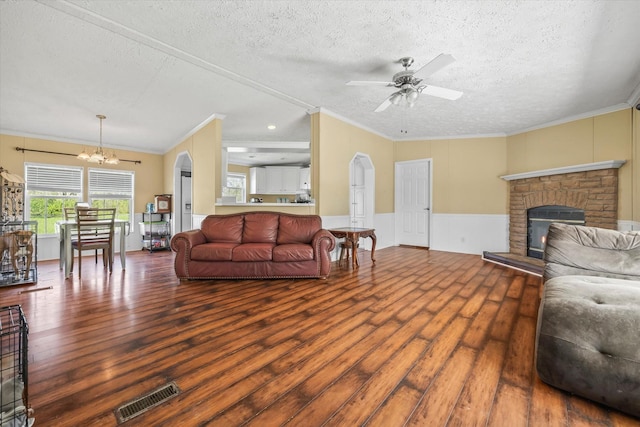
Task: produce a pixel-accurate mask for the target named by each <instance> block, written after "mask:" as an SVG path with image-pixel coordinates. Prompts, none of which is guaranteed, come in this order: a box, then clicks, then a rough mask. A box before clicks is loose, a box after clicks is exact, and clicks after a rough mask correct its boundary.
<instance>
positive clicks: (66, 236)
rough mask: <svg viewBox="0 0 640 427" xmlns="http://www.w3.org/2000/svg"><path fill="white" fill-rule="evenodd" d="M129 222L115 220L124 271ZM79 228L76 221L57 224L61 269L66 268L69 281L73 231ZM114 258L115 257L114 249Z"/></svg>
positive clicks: (65, 272) (65, 271) (66, 276)
mask: <svg viewBox="0 0 640 427" xmlns="http://www.w3.org/2000/svg"><path fill="white" fill-rule="evenodd" d="M128 226H129V221H126V220H124V219H116V220H114V228H115V230H116V233H118V234H120V264H121V265H122V269H123V270H124V269H125V267H126V263H127V254H126V243H125V237H126V236H127V228H128ZM77 228H78V224H77V223H76V221H75V220H63V221H57V222H56V229H57V230H58V234H59V240H60V269H63V268H64V277H65V279H68V278H69V277H70V276H71V261H72V260H73V247H72V246H71V236H72V234H73V230H76V229H77ZM111 250H112V254H111V255H112V256H113V248H111Z"/></svg>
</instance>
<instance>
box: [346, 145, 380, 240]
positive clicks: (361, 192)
mask: <svg viewBox="0 0 640 427" xmlns="http://www.w3.org/2000/svg"><path fill="white" fill-rule="evenodd" d="M375 176H376V170H375V167H374V166H373V162H372V161H371V158H370V157H369V155H368V154H363V153H356V155H355V156H354V157H353V159H351V163H349V189H350V191H349V216H350V222H351V224H350V225H351V227H366V228H374V215H375V194H376V191H375ZM364 244H365V248H366V249H369V246H370V245H371V242H370V241H369V239H365V241H364Z"/></svg>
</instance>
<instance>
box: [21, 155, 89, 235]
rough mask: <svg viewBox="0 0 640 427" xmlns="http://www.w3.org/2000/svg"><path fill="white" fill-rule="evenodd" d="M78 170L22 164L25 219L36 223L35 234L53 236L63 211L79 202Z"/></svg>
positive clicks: (80, 184) (65, 167) (80, 169)
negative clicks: (24, 186) (24, 184)
mask: <svg viewBox="0 0 640 427" xmlns="http://www.w3.org/2000/svg"><path fill="white" fill-rule="evenodd" d="M82 173H83V168H82V167H72V166H56V165H41V164H36V163H25V174H24V176H25V181H26V190H25V191H26V194H25V203H26V206H27V209H25V216H26V218H27V219H28V220H31V221H37V222H38V234H54V233H55V232H56V230H55V224H56V221H60V220H62V219H64V212H63V208H65V207H73V206H75V204H76V203H77V202H79V201H81V200H82Z"/></svg>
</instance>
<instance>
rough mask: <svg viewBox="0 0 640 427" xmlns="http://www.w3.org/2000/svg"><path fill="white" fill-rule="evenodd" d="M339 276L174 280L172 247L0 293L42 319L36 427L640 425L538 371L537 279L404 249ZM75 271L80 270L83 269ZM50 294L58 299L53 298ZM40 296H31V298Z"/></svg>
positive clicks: (32, 322)
mask: <svg viewBox="0 0 640 427" xmlns="http://www.w3.org/2000/svg"><path fill="white" fill-rule="evenodd" d="M367 255H368V253H365V254H361V267H360V269H359V270H356V271H355V272H354V271H352V270H351V269H346V268H340V267H338V265H337V264H334V266H333V271H332V272H331V277H330V278H329V279H328V280H273V281H260V280H254V281H250V280H245V281H193V282H182V283H181V282H179V281H178V280H177V279H176V278H175V275H174V273H173V254H172V253H170V252H156V253H153V254H149V253H147V252H135V253H129V254H127V270H126V271H122V270H121V269H120V266H119V263H118V262H117V261H116V264H115V265H114V272H113V274H112V275H111V276H109V275H108V274H107V273H105V272H104V271H103V269H102V266H101V265H100V264H98V265H97V266H96V265H95V264H94V263H93V262H85V263H83V277H82V281H79V280H78V277H77V274H76V275H75V277H73V279H70V280H67V281H65V280H64V275H63V273H62V272H61V271H60V270H59V268H58V262H57V261H46V262H40V263H39V266H38V267H39V271H38V272H39V282H38V284H37V285H33V286H20V287H4V288H0V299H1V301H2V303H1V304H0V305H12V304H20V305H22V307H23V309H24V311H25V313H26V316H27V319H28V322H29V331H30V333H29V363H30V364H29V375H30V377H29V400H30V404H31V405H32V407H33V409H34V410H35V418H36V426H113V425H117V420H116V417H115V415H114V411H115V410H116V408H118V407H119V406H120V405H122V404H125V403H128V402H129V401H131V400H133V399H135V398H137V397H139V396H141V395H143V394H145V393H148V392H150V391H153V390H154V389H156V388H158V387H160V386H162V385H163V384H165V383H167V382H169V381H175V383H176V384H177V385H178V387H179V388H180V390H181V393H180V394H179V395H178V396H176V397H174V398H173V399H171V400H169V401H167V402H165V403H163V404H161V405H160V406H158V407H155V408H152V409H150V410H149V411H147V412H146V413H144V414H142V415H140V416H138V417H136V418H133V419H132V420H130V421H128V422H126V423H125V424H126V425H136V426H192V425H194V426H195V425H220V426H233V425H252V426H271V425H291V426H317V425H327V426H355V425H370V426H401V425H416V426H442V425H449V426H640V420H638V419H636V418H631V417H629V416H626V415H624V414H622V413H620V412H617V411H614V410H609V409H607V408H605V407H604V406H601V405H598V404H595V403H592V402H590V401H587V400H584V399H582V398H579V397H575V396H571V395H569V394H567V393H564V392H562V391H559V390H556V389H554V388H551V387H549V386H547V385H545V384H544V383H542V382H540V380H538V378H537V376H536V374H535V370H534V369H533V352H534V335H535V327H536V314H537V309H538V302H539V300H538V292H539V282H540V279H539V278H537V277H535V276H531V275H526V274H524V273H520V272H516V271H513V270H508V269H506V268H504V267H501V266H498V265H496V264H492V263H487V262H483V261H482V260H481V259H480V256H475V255H464V254H454V253H447V252H437V251H426V250H420V249H413V248H405V247H394V248H386V249H382V250H380V251H377V252H376V255H377V256H376V258H377V262H376V265H375V266H373V267H372V264H371V260H370V259H368V258H367ZM76 268H77V267H76ZM49 286H51V287H52V288H51V289H47V288H48V287H49ZM36 288H37V289H41V290H35V289H36Z"/></svg>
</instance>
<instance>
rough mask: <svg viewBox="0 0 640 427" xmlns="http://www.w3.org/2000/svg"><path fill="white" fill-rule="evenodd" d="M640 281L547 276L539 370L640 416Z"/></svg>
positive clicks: (555, 383)
mask: <svg viewBox="0 0 640 427" xmlns="http://www.w3.org/2000/svg"><path fill="white" fill-rule="evenodd" d="M638 331H640V281H634V280H622V279H612V278H605V277H593V276H562V277H555V278H553V279H550V280H548V281H547V282H545V285H544V294H543V296H542V301H541V303H540V309H539V311H538V327H537V332H536V353H535V354H536V361H535V364H536V370H537V371H538V375H539V376H540V378H541V379H542V380H543V381H544V382H546V383H548V384H551V385H553V386H556V387H558V388H561V389H563V390H567V391H569V392H571V393H575V394H577V395H580V396H584V397H587V398H589V399H592V400H595V401H597V402H601V403H604V404H606V405H609V406H612V407H614V408H617V409H619V410H621V411H624V412H628V413H630V414H633V415H635V416H640V342H639V341H638Z"/></svg>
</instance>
